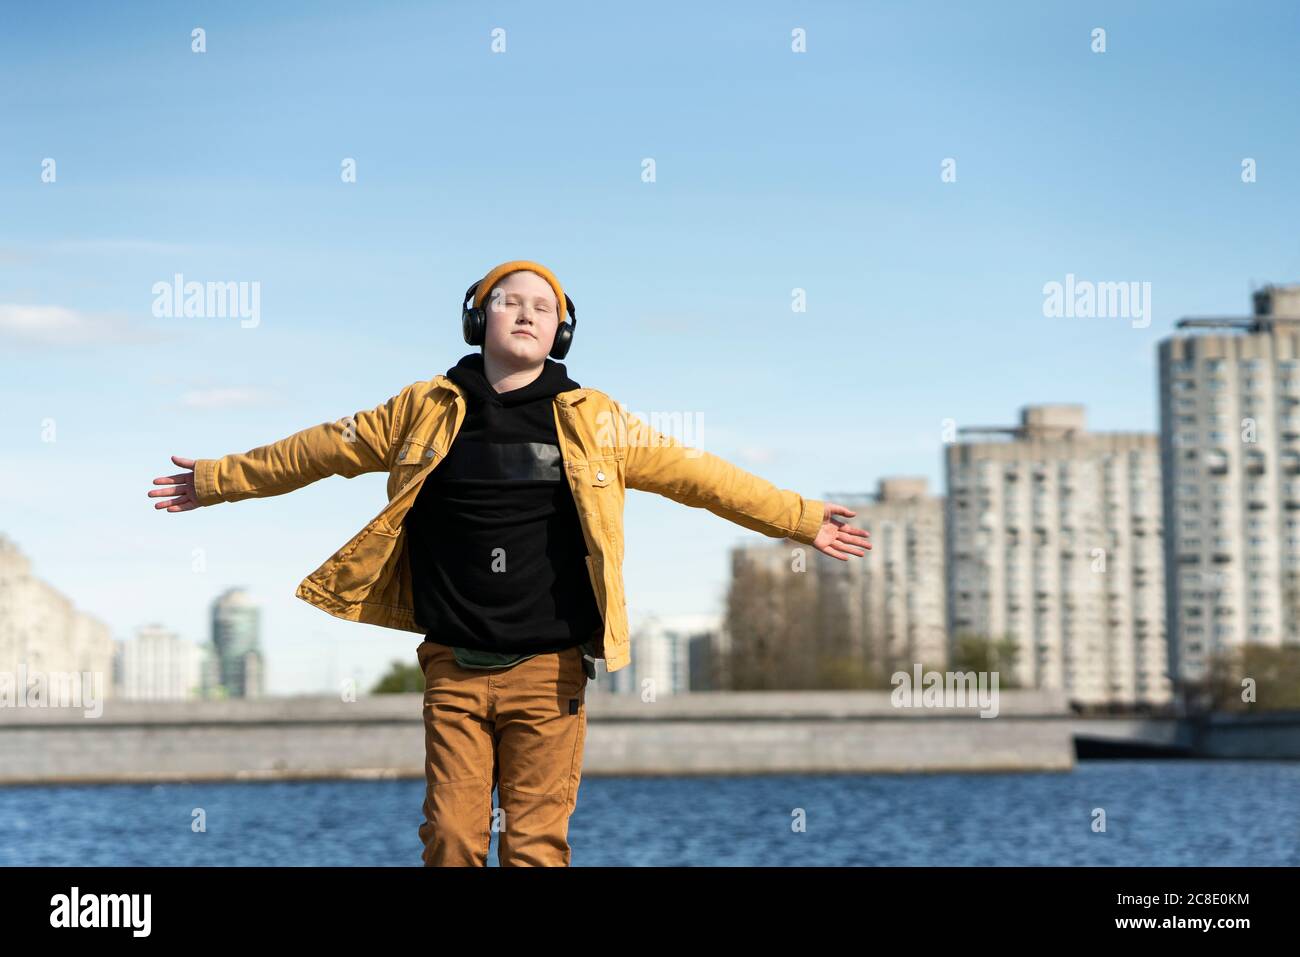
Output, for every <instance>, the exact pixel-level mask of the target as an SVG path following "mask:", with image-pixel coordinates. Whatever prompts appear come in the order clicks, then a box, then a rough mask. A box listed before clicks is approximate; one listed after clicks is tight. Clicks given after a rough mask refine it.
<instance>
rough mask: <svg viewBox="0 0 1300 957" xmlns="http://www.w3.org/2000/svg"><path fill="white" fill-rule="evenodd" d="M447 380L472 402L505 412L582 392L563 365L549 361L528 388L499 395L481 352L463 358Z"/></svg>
mask: <svg viewBox="0 0 1300 957" xmlns="http://www.w3.org/2000/svg"><path fill="white" fill-rule="evenodd" d="M447 378H448V379H450V380H451V381H452V382H454V383H456V385H458V386H460V388H462V389H463V390H465V394H466V396H467V397H469V398H470V399H471V400H472V401H475V402H486V403H488V404H491V405H496V406H500V407H503V408H509V407H511V406H516V405H523V404H524V403H526V402H535V401H537V400H538V399H542V398H554V397H555V396H556V395H558V394H559V393H561V392H568V391H570V390H572V389H581V388H582V386H580V385H578V383H576V382H574V381H573V380H572V379H570V378H569V374H568V372H567V370H566V369H565V368H564V363H563V362H556V361H555V360H554V359H550V358H548V359H546V360H544V363H543V365H542V372H541V374H540V375H539V376H538V377H537V378H536V379H534V380H533V381H532V382H530V383H528V385H526V386H522V387H520V388H518V389H512V390H510V391H509V392H498V391H497V390H496V389H494V388H492V384H491V383H490V382H488V380H487V374H486V372H485V371H484V366H483V354H482V353H481V352H471V353H469V354H468V355H466V356H462V357H461V359H460V361H459V362H457V363H456V364H455V365H454V366H452V367H451V368H450V369H448V370H447Z"/></svg>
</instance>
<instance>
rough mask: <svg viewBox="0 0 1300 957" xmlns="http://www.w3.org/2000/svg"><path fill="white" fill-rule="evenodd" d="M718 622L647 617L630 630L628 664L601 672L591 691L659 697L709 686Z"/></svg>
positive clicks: (709, 617) (685, 617) (708, 618)
mask: <svg viewBox="0 0 1300 957" xmlns="http://www.w3.org/2000/svg"><path fill="white" fill-rule="evenodd" d="M719 629H720V622H719V621H718V618H717V616H716V615H649V616H647V617H646V618H645V619H644V620H643V621H641V622H640V623H639V624H638V625H637V626H636V628H635V629H634V630H633V632H632V635H631V641H632V643H633V649H632V650H633V655H632V664H633V667H630V668H624V669H620V670H619V671H616V672H614V673H613V674H610V673H609V672H604V673H603V674H600V676H599V678H598V679H597V681H596V682H594V683H593V684H592V685H591V686H590V687H591V692H590V693H595V694H605V693H609V694H642V693H643V692H644V691H645V690H646V689H647V688H648V687H649V686H648V685H647V684H646V682H652V683H653V687H654V693H655V695H656V696H658V695H671V694H679V693H682V692H687V691H708V690H713V688H714V687H715V686H714V685H713V669H714V662H715V654H716V645H717V641H718V632H719Z"/></svg>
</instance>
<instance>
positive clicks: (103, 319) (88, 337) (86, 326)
mask: <svg viewBox="0 0 1300 957" xmlns="http://www.w3.org/2000/svg"><path fill="white" fill-rule="evenodd" d="M163 338H165V337H164V336H163V334H162V333H161V332H159V331H157V330H154V329H150V328H148V327H147V326H145V325H143V324H142V323H139V322H136V321H134V320H131V319H129V318H127V317H125V316H121V315H113V314H108V313H90V312H81V311H80V310H77V309H68V308H66V307H64V306H37V305H22V304H17V303H0V341H4V342H9V343H11V344H14V345H20V346H36V347H43V348H51V349H80V348H86V347H88V346H99V345H107V344H123V345H125V344H131V343H140V342H158V341H160V340H162V339H163Z"/></svg>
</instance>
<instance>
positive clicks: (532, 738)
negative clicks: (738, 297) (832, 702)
mask: <svg viewBox="0 0 1300 957" xmlns="http://www.w3.org/2000/svg"><path fill="white" fill-rule="evenodd" d="M471 296H472V297H473V304H472V305H470V299H471ZM565 312H567V313H568V316H569V317H570V321H568V322H563V321H562V320H563V315H564V313H565ZM461 320H462V326H463V332H464V336H465V341H466V342H468V343H469V344H471V345H480V346H482V349H481V352H480V353H479V354H477V355H476V354H470V355H467V356H465V357H463V358H462V359H461V360H460V361H459V362H458V363H457V364H456V365H455V366H453V367H452V368H451V369H449V370H448V371H447V375H446V376H435V377H434V378H433V379H431V380H429V381H428V382H419V383H413V384H412V385H410V386H408V387H407V388H406V389H404V390H402V392H401V393H399V394H398V395H396V396H393V397H392V398H391V399H389V400H388V402H387V403H385V404H384V405H381V406H379V407H377V408H375V409H373V410H369V411H366V412H359V413H357V415H356V416H350V417H348V418H346V419H344V420H340V422H335V423H324V424H322V425H319V426H315V427H313V428H310V429H304V430H303V431H301V432H298V433H296V434H295V435H292V436H290V437H289V438H287V439H282V440H280V441H279V442H275V443H272V444H271V445H267V446H262V447H261V448H257V449H253V450H251V451H249V452H245V453H242V454H239V455H228V456H225V457H224V458H221V459H199V460H197V461H195V460H191V459H183V458H179V457H175V456H173V458H172V461H173V462H175V463H176V464H177V465H179V466H180V467H181V468H185V469H191V470H192V471H190V472H186V473H181V474H178V475H172V476H166V477H161V478H156V479H154V484H155V485H167V486H170V487H169V488H167V489H158V490H154V491H151V492H150V493H149V495H150V496H151V497H159V496H168V498H167V500H166V501H162V502H159V503H158V504H157V505H156V506H155V507H156V508H159V509H163V508H165V509H166V510H167V511H188V510H189V509H192V508H195V507H198V506H202V505H210V504H214V503H216V502H233V501H239V500H240V499H243V498H249V497H254V496H266V495H280V494H283V493H284V492H288V491H292V490H293V489H296V488H300V487H302V486H303V485H306V484H308V483H309V482H314V481H316V480H318V479H320V478H324V477H325V476H326V475H335V474H337V475H345V476H347V477H349V478H351V477H353V476H355V475H359V474H361V473H362V472H368V471H387V472H388V473H389V480H388V498H389V503H388V505H387V506H386V507H385V508H384V509H383V510H382V511H381V512H380V513H379V514H378V515H377V516H375V518H373V519H372V520H371V521H370V523H369V524H367V525H366V526H365V528H363V529H362V530H361V531H360V532H358V533H357V534H356V535H354V536H353V538H352V539H351V540H350V541H349V542H348V543H347V544H346V545H344V546H343V547H342V548H341V549H339V551H338V552H336V553H335V555H334V556H333V557H332V558H330V560H329V561H327V562H326V563H325V564H324V565H322V566H321V567H320V568H318V569H317V570H316V571H315V572H313V573H312V574H311V575H309V576H308V577H307V578H306V579H304V580H303V581H302V583H301V584H300V585H299V586H298V590H297V595H298V597H300V598H302V599H303V600H305V601H307V602H309V603H311V604H314V605H316V606H317V607H319V608H321V609H322V610H324V611H327V612H329V613H330V614H332V615H335V616H337V617H339V618H344V619H347V620H350V621H366V622H370V623H373V624H379V625H383V626H386V627H390V628H400V629H404V630H407V631H414V632H417V633H419V634H422V635H423V636H424V641H422V642H421V643H420V645H419V647H418V648H417V649H416V657H417V659H418V661H419V663H420V666H421V669H422V670H423V672H424V679H425V693H424V724H425V754H426V761H425V777H426V788H425V801H424V815H425V820H424V822H423V823H422V824H421V825H420V828H419V834H420V838H421V840H422V841H423V843H424V852H423V860H424V863H425V864H426V865H430V866H431V865H441V866H446V865H475V866H483V865H485V864H486V863H487V854H488V847H489V843H490V840H491V833H492V830H493V829H496V830H497V831H498V832H499V833H500V846H499V852H498V860H499V862H500V864H501V865H502V866H513V865H568V864H569V863H570V847H569V844H568V822H569V817H570V816H571V815H572V813H573V810H574V807H575V806H576V803H577V794H578V785H579V782H580V778H581V767H582V753H583V745H584V743H585V737H586V723H587V714H586V706H585V689H586V684H587V680H588V678H593V677H595V670H594V659H595V658H598V657H603V658H604V659H605V661H606V667H607V670H609V671H617V670H618V669H619V668H622V667H624V666H625V665H627V664H628V663H629V661H630V651H629V648H628V628H627V606H626V601H625V599H624V597H623V596H624V592H623V578H622V561H623V526H622V513H623V492H624V489H625V488H627V487H631V488H640V489H643V490H646V491H653V492H657V493H658V494H661V495H664V496H667V497H669V498H672V499H674V500H675V501H679V502H682V503H683V504H687V505H692V506H695V507H701V508H707V509H709V510H710V511H712V512H714V513H715V514H717V515H720V516H722V517H724V518H727V519H729V520H730V521H733V522H735V523H737V524H739V525H743V526H744V527H746V528H750V529H753V530H755V531H759V532H762V533H763V534H765V535H768V536H772V537H784V538H790V539H793V540H795V541H798V542H801V543H803V544H809V545H812V546H814V547H815V548H817V549H818V550H819V551H821V552H823V553H824V554H827V555H831V556H833V557H835V558H838V559H840V560H842V561H847V560H848V558H849V557H850V556H851V555H859V556H861V555H864V554H865V552H864V551H863V549H868V548H870V547H871V545H870V542H869V541H868V538H869V536H868V534H867V533H866V532H864V531H862V530H861V529H857V528H854V527H852V526H849V525H845V524H841V523H839V522H835V521H833V520H832V518H831V516H832V515H845V516H852V515H854V514H855V513H854V512H852V511H851V510H849V509H847V508H845V507H844V506H841V505H835V504H833V503H830V502H819V501H816V500H812V499H804V498H803V497H801V496H799V495H798V494H796V493H795V492H791V491H788V490H784V489H778V488H776V487H775V486H773V485H772V484H771V483H769V482H766V481H764V480H763V479H761V478H759V477H758V476H755V475H751V474H750V473H748V472H745V471H743V470H741V469H739V468H737V467H735V466H733V465H730V464H729V463H727V462H725V461H723V460H722V459H719V458H717V457H716V456H713V455H710V454H709V453H707V452H701V451H699V450H689V449H686V448H684V447H683V446H681V444H680V443H678V442H677V441H676V440H675V439H672V438H669V437H667V436H664V435H662V434H660V433H658V432H656V431H655V430H654V429H651V428H649V427H648V426H647V425H646V424H645V423H643V422H642V421H641V420H639V419H638V418H637V417H635V416H633V415H630V414H629V413H627V412H626V411H625V410H624V409H623V408H622V406H621V405H619V404H618V403H616V402H614V401H613V400H612V399H611V398H610V397H609V396H608V395H606V394H605V393H603V392H599V391H598V390H595V389H584V388H582V387H581V386H580V385H579V384H578V383H577V382H574V381H573V380H572V379H570V378H569V377H568V375H567V373H566V370H565V367H564V366H563V365H562V364H560V363H558V362H551V361H548V360H547V356H548V355H550V356H552V357H553V358H555V359H562V358H564V356H565V355H566V354H567V352H568V350H569V347H570V345H571V343H572V341H573V334H574V331H575V330H576V327H577V315H576V310H575V308H574V306H573V301H572V300H571V299H569V298H568V297H567V296H566V295H565V294H564V290H563V289H562V288H561V286H560V283H559V280H558V279H556V277H555V276H554V275H553V274H552V273H551V271H550V270H549V269H547V268H546V267H545V266H542V265H539V264H538V263H534V262H530V261H528V260H514V261H511V262H507V263H503V264H501V265H500V266H497V267H496V268H495V269H493V270H491V271H490V272H489V273H488V274H487V275H486V276H484V277H483V278H482V279H481V280H479V281H478V282H477V283H475V284H474V285H473V286H471V287H470V288H469V290H468V291H467V292H466V294H465V301H464V302H463V303H462V308H461ZM589 658H590V659H591V662H589V661H588V659H589ZM493 790H496V792H497V794H498V803H499V807H498V808H496V809H495V811H494V809H493V807H492V792H493Z"/></svg>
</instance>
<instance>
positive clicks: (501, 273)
mask: <svg viewBox="0 0 1300 957" xmlns="http://www.w3.org/2000/svg"><path fill="white" fill-rule="evenodd" d="M524 270H527V271H528V272H535V273H537V275H539V276H541V277H542V278H543V279H545V280H546V281H547V282H548V283H550V284H551V288H552V289H554V290H555V302H556V304H557V305H558V306H559V316H558V318H559V321H560V322H565V321H566V319H567V317H568V307H567V306H566V305H565V299H564V289H563V287H561V286H560V280H558V279H556V278H555V274H554V273H552V272H551V271H550V270H549V269H547V268H546V267H545V266H543V265H541V264H540V263H535V262H531V261H529V260H527V259H512V260H511V261H510V262H508V263H502V264H501V265H500V266H497V267H496V268H494V269H493V270H492V271H491V272H489V273H488V274H487V275H486V276H484V277H483V278H482V279H480V280H479V283H478V288H477V289H475V290H474V305H475V307H477V308H479V309H482V308H483V302H484V300H486V299H487V295H488V293H489V292H491V291H492V287H493V286H494V285H496V283H497V281H498V280H499V279H502V278H504V277H505V276H508V275H509V274H510V273H512V272H521V271H524Z"/></svg>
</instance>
